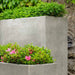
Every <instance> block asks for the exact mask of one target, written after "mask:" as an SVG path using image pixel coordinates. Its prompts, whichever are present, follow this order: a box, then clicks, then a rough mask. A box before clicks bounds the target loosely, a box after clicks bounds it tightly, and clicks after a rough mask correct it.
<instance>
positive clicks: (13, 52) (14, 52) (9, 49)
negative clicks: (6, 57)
mask: <svg viewBox="0 0 75 75" xmlns="http://www.w3.org/2000/svg"><path fill="white" fill-rule="evenodd" d="M15 50H16V49H14V50H12V51H11V48H8V50H6V51H7V52H10V51H11V52H10V54H16V51H15Z"/></svg>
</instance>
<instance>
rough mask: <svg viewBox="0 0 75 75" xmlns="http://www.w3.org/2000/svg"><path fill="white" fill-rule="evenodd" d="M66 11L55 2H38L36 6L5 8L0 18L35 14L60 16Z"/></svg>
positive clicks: (33, 15)
mask: <svg viewBox="0 0 75 75" xmlns="http://www.w3.org/2000/svg"><path fill="white" fill-rule="evenodd" d="M65 13H66V10H65V6H64V5H62V4H58V3H56V2H52V3H43V2H41V3H38V4H37V6H30V7H20V8H18V7H16V8H14V9H7V10H5V11H3V12H2V13H0V20H2V19H13V18H23V17H35V16H56V17H61V16H64V14H65Z"/></svg>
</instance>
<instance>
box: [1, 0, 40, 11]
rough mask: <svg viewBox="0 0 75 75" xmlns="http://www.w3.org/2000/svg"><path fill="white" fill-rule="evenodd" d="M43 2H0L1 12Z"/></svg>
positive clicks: (33, 0)
mask: <svg viewBox="0 0 75 75" xmlns="http://www.w3.org/2000/svg"><path fill="white" fill-rule="evenodd" d="M40 1H41V0H0V12H1V11H2V10H4V9H13V8H15V7H17V6H18V7H22V6H34V5H36V4H37V3H38V2H40Z"/></svg>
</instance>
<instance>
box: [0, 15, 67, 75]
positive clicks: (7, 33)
mask: <svg viewBox="0 0 75 75" xmlns="http://www.w3.org/2000/svg"><path fill="white" fill-rule="evenodd" d="M9 42H18V44H20V45H24V44H28V43H33V44H34V45H38V46H45V47H48V48H49V49H51V50H52V56H53V57H54V58H55V59H56V63H57V68H56V69H57V73H58V74H57V75H67V20H66V19H65V18H62V17H49V16H41V17H31V18H21V19H8V20H1V21H0V44H7V43H9Z"/></svg>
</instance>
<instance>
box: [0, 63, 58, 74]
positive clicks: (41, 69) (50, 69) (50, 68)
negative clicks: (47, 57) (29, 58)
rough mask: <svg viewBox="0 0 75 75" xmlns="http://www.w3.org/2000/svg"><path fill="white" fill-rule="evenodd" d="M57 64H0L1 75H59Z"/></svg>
mask: <svg viewBox="0 0 75 75" xmlns="http://www.w3.org/2000/svg"><path fill="white" fill-rule="evenodd" d="M56 66H57V64H43V65H16V64H6V63H0V75H57V73H56Z"/></svg>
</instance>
